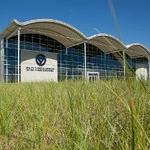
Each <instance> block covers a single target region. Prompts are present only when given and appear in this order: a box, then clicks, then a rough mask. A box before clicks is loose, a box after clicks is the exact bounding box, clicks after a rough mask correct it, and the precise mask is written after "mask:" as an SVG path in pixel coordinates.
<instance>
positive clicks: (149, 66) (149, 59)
mask: <svg viewBox="0 0 150 150" xmlns="http://www.w3.org/2000/svg"><path fill="white" fill-rule="evenodd" d="M147 60H148V70H147V74H148V80H150V56H148V57H147Z"/></svg>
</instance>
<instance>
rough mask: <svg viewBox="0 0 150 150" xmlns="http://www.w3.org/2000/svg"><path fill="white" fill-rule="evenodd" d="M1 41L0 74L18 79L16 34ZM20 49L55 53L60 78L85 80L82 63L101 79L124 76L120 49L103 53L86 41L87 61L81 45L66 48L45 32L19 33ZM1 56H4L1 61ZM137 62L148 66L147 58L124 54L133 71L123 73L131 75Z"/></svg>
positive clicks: (10, 79) (7, 78) (12, 80)
mask: <svg viewBox="0 0 150 150" xmlns="http://www.w3.org/2000/svg"><path fill="white" fill-rule="evenodd" d="M4 43H5V44H4V55H3V57H2V52H1V62H3V66H4V71H3V75H2V73H1V76H3V78H4V81H5V82H17V77H18V37H17V36H13V37H11V38H9V39H8V40H5V41H4ZM1 50H2V48H1ZM22 50H26V51H45V52H51V53H56V54H57V62H58V80H59V81H62V80H66V79H84V78H85V65H86V71H87V74H88V73H92V72H93V73H98V75H99V78H100V79H109V78H112V77H117V78H120V77H123V76H124V67H123V66H124V65H123V64H124V62H123V52H115V53H110V54H106V53H104V52H103V50H101V49H99V48H97V47H95V46H94V45H91V44H88V43H87V44H86V64H85V55H84V44H80V45H77V46H74V47H71V48H65V46H64V45H63V44H61V43H60V42H58V41H56V40H55V39H52V38H50V37H47V36H45V35H40V34H21V36H20V53H21V51H22ZM2 58H4V59H3V61H2ZM20 61H21V60H20ZM137 63H143V64H144V65H146V67H147V69H148V60H147V59H146V58H136V59H131V58H130V57H129V56H128V55H126V65H127V67H128V68H130V69H129V70H131V72H132V73H128V72H126V76H133V74H134V72H135V70H136V64H137ZM1 64H2V63H1ZM1 66H2V65H1ZM1 70H2V69H1Z"/></svg>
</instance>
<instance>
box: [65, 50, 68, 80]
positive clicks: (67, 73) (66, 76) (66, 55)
mask: <svg viewBox="0 0 150 150" xmlns="http://www.w3.org/2000/svg"><path fill="white" fill-rule="evenodd" d="M67 55H68V48H66V56H67ZM66 61H67V60H66ZM65 74H66V81H67V79H68V62H66V73H65Z"/></svg>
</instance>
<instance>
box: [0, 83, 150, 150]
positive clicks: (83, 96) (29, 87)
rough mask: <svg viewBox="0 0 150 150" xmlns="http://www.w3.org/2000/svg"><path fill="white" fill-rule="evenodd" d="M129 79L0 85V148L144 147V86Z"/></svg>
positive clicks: (149, 100) (147, 117) (149, 101)
mask: <svg viewBox="0 0 150 150" xmlns="http://www.w3.org/2000/svg"><path fill="white" fill-rule="evenodd" d="M144 86H145V87H146V88H143V85H142V84H141V83H139V82H138V81H134V80H126V81H123V80H111V81H97V82H94V83H87V82H84V81H75V82H74V81H68V82H61V83H29V84H19V85H18V84H4V85H0V149H4V150H5V149H21V150H22V149H54V150H55V149H60V150H65V149H66V150H69V149H70V150H72V149H75V150H78V149H83V150H86V149H97V150H99V149H100V150H101V149H102V150H104V149H106V150H107V149H108V150H109V149H112V150H117V149H119V150H120V149H122V150H128V149H133V150H142V149H143V150H146V149H148V148H149V146H150V95H149V90H150V88H149V86H148V85H144Z"/></svg>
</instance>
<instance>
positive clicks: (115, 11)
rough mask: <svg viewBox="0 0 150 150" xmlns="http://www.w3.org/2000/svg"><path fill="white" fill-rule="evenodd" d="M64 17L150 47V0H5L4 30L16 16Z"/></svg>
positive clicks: (87, 30) (89, 30)
mask: <svg viewBox="0 0 150 150" xmlns="http://www.w3.org/2000/svg"><path fill="white" fill-rule="evenodd" d="M39 18H50V19H56V20H60V21H64V22H66V23H68V24H70V25H72V26H74V27H76V28H77V29H79V30H80V31H81V32H82V33H84V34H85V35H86V36H92V35H94V34H97V33H107V34H111V35H113V36H116V37H118V38H120V39H121V40H122V41H123V43H124V44H126V45H127V44H131V43H135V42H136V43H141V44H144V45H145V46H146V47H148V48H150V0H3V1H1V4H0V31H3V29H5V28H6V27H7V26H8V25H9V23H10V22H11V21H12V20H13V19H17V20H19V21H27V20H31V19H39Z"/></svg>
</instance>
